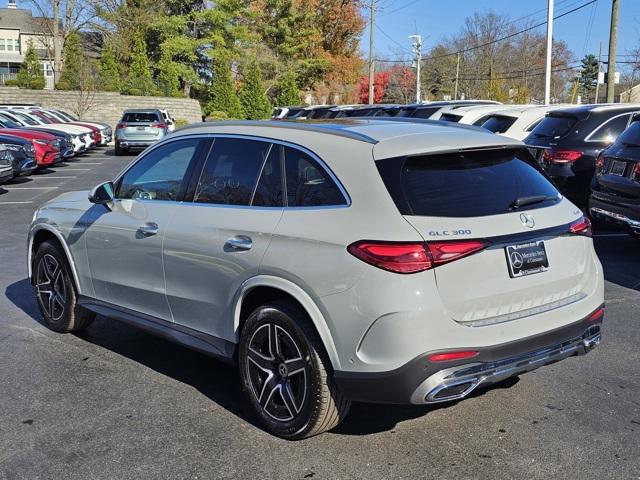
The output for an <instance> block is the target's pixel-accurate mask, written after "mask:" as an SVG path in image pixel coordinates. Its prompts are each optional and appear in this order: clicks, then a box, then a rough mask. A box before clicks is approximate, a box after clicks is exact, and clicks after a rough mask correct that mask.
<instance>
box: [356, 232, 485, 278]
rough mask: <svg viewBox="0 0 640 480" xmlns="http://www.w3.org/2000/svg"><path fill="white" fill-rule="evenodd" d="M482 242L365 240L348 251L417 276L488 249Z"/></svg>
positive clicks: (379, 264) (382, 265) (382, 266)
mask: <svg viewBox="0 0 640 480" xmlns="http://www.w3.org/2000/svg"><path fill="white" fill-rule="evenodd" d="M488 245H489V244H488V243H487V242H483V241H481V240H459V241H455V240H453V241H448V242H429V243H405V242H376V241H368V240H362V241H359V242H355V243H352V244H351V245H349V247H347V250H348V251H349V253H350V254H351V255H353V256H354V257H357V258H359V259H360V260H362V261H364V262H366V263H368V264H370V265H373V266H375V267H378V268H382V269H383V270H388V271H390V272H395V273H416V272H422V271H424V270H429V269H431V268H434V267H437V266H438V265H443V264H445V263H449V262H452V261H454V260H458V259H460V258H463V257H466V256H468V255H471V254H473V253H476V252H479V251H480V250H483V249H485V248H486V247H487V246H488Z"/></svg>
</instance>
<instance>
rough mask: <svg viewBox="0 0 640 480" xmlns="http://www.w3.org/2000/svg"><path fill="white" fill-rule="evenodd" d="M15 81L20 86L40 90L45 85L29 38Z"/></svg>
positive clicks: (38, 61)
mask: <svg viewBox="0 0 640 480" xmlns="http://www.w3.org/2000/svg"><path fill="white" fill-rule="evenodd" d="M16 82H17V84H18V86H19V87H20V88H31V89H34V90H42V89H43V88H44V85H45V79H44V73H43V72H42V70H41V69H40V60H39V59H38V55H37V54H36V50H35V49H34V48H33V41H31V40H29V43H28V47H27V53H26V54H25V57H24V62H22V65H20V71H18V76H17V79H16Z"/></svg>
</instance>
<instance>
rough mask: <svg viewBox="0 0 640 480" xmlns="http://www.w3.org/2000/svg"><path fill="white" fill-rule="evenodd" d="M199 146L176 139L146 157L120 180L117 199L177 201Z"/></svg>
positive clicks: (190, 140) (198, 141)
mask: <svg viewBox="0 0 640 480" xmlns="http://www.w3.org/2000/svg"><path fill="white" fill-rule="evenodd" d="M199 143H200V140H199V139H195V138H191V139H184V140H176V141H175V142H170V143H167V144H166V145H163V146H161V147H158V148H156V149H154V150H153V151H151V152H149V153H148V154H147V155H144V156H143V157H142V158H141V159H140V160H139V161H138V162H137V163H136V164H135V165H134V166H133V167H131V168H130V169H129V170H128V171H127V172H126V173H125V174H124V176H123V177H122V179H121V180H120V182H119V184H118V189H117V191H116V198H120V199H127V198H131V199H137V200H172V201H176V200H177V199H178V195H179V194H180V192H181V190H182V188H183V183H184V180H185V174H186V173H187V169H188V168H189V165H190V163H191V161H192V159H193V157H194V156H195V153H196V150H197V148H198V145H199Z"/></svg>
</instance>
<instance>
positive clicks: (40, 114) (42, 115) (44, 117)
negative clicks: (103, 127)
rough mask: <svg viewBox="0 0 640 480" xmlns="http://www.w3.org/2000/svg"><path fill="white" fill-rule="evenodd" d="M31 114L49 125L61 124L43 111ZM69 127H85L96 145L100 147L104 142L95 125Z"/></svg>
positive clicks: (33, 111)
mask: <svg viewBox="0 0 640 480" xmlns="http://www.w3.org/2000/svg"><path fill="white" fill-rule="evenodd" d="M30 113H31V114H32V115H35V116H37V117H38V118H40V119H42V120H43V121H44V122H47V123H52V124H54V123H61V122H60V120H59V119H57V118H55V117H53V116H52V115H49V114H48V113H47V112H44V111H42V110H31V111H30ZM66 123H68V124H69V125H78V126H79V127H85V128H88V129H90V130H91V138H92V139H93V142H94V145H100V143H101V142H102V134H101V133H100V129H99V128H98V127H96V126H95V125H88V124H86V123H82V122H66Z"/></svg>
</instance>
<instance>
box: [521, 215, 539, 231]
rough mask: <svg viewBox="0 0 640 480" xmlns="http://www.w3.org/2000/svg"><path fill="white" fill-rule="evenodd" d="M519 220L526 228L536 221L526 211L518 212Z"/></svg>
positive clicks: (532, 225)
mask: <svg viewBox="0 0 640 480" xmlns="http://www.w3.org/2000/svg"><path fill="white" fill-rule="evenodd" d="M520 221H521V222H522V225H524V226H525V227H528V228H533V227H535V226H536V221H535V220H534V219H533V216H531V215H527V214H526V213H521V214H520Z"/></svg>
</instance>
